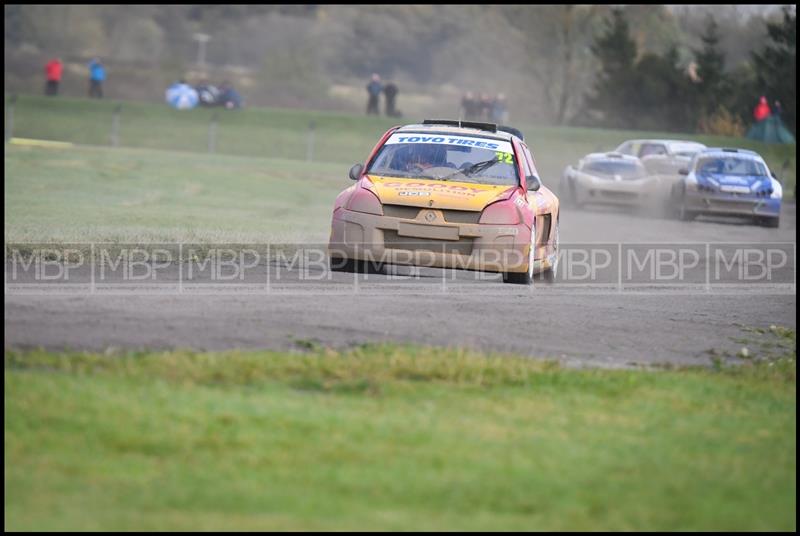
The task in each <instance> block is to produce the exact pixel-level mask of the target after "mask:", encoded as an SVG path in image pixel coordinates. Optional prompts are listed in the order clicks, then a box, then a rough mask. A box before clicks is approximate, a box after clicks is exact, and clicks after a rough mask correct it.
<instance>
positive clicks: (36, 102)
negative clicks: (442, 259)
mask: <svg viewBox="0 0 800 536" xmlns="http://www.w3.org/2000/svg"><path fill="white" fill-rule="evenodd" d="M118 104H120V103H117V102H112V101H96V100H88V99H69V98H61V97H59V98H58V99H53V98H47V97H42V96H27V95H22V96H20V97H19V98H18V100H17V102H16V106H15V111H14V135H15V136H17V137H28V138H38V139H50V140H63V141H71V142H75V143H80V144H90V145H108V144H109V142H110V137H111V118H112V114H113V110H114V108H115V107H116V106H117V105H118ZM121 104H122V113H121V123H120V125H121V126H120V143H121V144H122V145H123V146H129V147H148V148H159V149H173V150H181V151H196V152H206V151H207V148H208V125H209V121H210V119H211V117H212V116H213V114H214V113H215V112H214V111H212V110H209V109H195V110H189V111H177V110H173V109H171V108H169V107H167V106H166V105H159V104H152V103H144V102H127V101H126V102H123V103H121ZM218 117H219V126H218V130H217V133H218V146H217V150H218V152H220V153H224V154H236V155H248V156H260V157H276V158H284V159H298V160H305V159H306V140H307V134H308V128H309V124H310V123H311V122H312V121H313V122H314V123H315V125H316V127H315V128H316V131H315V143H314V160H317V161H322V162H337V163H343V164H353V163H355V162H363V160H364V159H365V158H366V157H367V155H368V153H369V151H370V150H371V149H372V147H373V146H374V145H375V143H376V142H377V141H378V138H379V136H380V135H381V134H382V133H383V132H384V131H385V130H386V129H388V128H389V127H390V126H392V125H393V124H397V122H398V121H400V122H401V123H402V122H406V123H410V122H414V121H418V120H420V119H422V118H419V117H409V118H404V119H401V120H394V119H387V118H384V117H378V118H376V117H366V116H357V115H351V114H343V113H333V112H318V111H310V110H289V109H275V108H248V109H243V110H238V111H224V110H220V111H219V112H218ZM517 126H519V127H520V128H521V129H522V131H523V132H524V133H525V136H526V140H527V141H528V144H529V145H530V147H531V148H532V150H533V153H534V155H535V157H536V160H537V165H538V167H539V171H540V173H541V175H542V177H543V179H544V181H545V183H548V182H550V183H555V181H557V180H558V179H559V178H560V177H561V173H562V172H563V170H564V167H565V166H566V165H567V164H570V163H574V162H576V161H577V160H578V159H579V158H580V157H581V156H583V155H584V154H586V153H588V152H592V151H599V150H610V149H613V148H614V147H616V146H617V145H618V144H619V143H621V142H622V141H624V140H626V139H630V138H642V137H668V138H676V137H681V138H686V139H694V140H698V141H701V142H703V143H706V144H707V145H711V146H726V147H730V146H733V147H743V148H748V149H753V150H755V151H758V152H759V153H760V154H761V155H762V156H764V158H765V159H766V160H767V163H768V164H769V165H770V167H772V168H773V169H774V170H775V171H776V172H777V173H779V174H780V173H781V167H782V165H783V163H784V162H785V161H787V160H788V161H789V169H788V171H787V173H786V177H785V184H786V185H787V187H786V188H785V189H786V190H787V193H788V192H791V191H793V189H794V184H795V176H796V145H765V144H762V143H758V142H753V141H750V140H747V139H739V138H726V137H720V136H702V135H689V134H686V135H684V134H675V133H663V132H661V133H659V132H640V131H625V130H602V129H589V128H569V127H543V126H539V125H517Z"/></svg>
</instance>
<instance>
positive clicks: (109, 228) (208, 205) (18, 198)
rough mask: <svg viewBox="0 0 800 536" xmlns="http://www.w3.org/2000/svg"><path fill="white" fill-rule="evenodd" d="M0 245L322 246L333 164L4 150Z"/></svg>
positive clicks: (337, 173) (144, 152) (341, 168)
mask: <svg viewBox="0 0 800 536" xmlns="http://www.w3.org/2000/svg"><path fill="white" fill-rule="evenodd" d="M5 175H6V180H5V239H6V242H7V243H8V242H57V243H69V242H84V243H85V242H92V241H95V242H98V241H99V242H112V243H126V242H136V243H140V242H159V241H163V242H185V243H193V242H196V243H210V242H217V243H219V242H244V243H264V242H267V241H270V242H282V241H283V242H291V241H297V240H307V241H322V243H325V242H327V239H328V233H329V230H330V218H331V210H332V207H333V201H334V199H335V197H336V195H337V194H338V193H339V192H340V191H341V190H342V189H344V188H346V187H347V186H349V185H350V184H352V181H350V180H349V179H348V178H347V166H346V165H343V164H321V163H308V162H302V161H296V160H285V159H276V158H271V159H267V158H255V157H241V156H228V155H206V154H196V153H188V152H182V153H181V152H173V151H157V150H150V149H108V148H96V147H72V148H68V149H50V148H38V147H21V146H13V145H11V146H7V147H6V154H5Z"/></svg>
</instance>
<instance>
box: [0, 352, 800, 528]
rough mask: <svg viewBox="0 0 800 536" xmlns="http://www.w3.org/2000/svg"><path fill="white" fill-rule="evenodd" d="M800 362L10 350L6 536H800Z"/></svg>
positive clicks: (456, 354)
mask: <svg viewBox="0 0 800 536" xmlns="http://www.w3.org/2000/svg"><path fill="white" fill-rule="evenodd" d="M789 356H790V357H789ZM793 356H794V351H792V353H791V354H786V355H785V356H784V357H782V358H780V359H777V360H770V361H769V362H762V361H759V360H754V361H753V362H752V363H748V364H746V365H744V366H741V367H738V368H725V367H722V368H721V369H719V370H700V369H697V370H695V369H691V370H680V371H660V372H652V371H650V372H649V371H641V370H639V371H637V370H627V371H602V370H563V369H560V368H559V367H557V366H556V365H554V364H549V363H546V362H542V361H532V360H528V359H523V358H515V357H513V356H485V355H480V354H474V353H469V352H464V351H460V350H445V349H438V350H437V349H429V348H418V347H397V346H365V347H360V348H356V349H353V350H350V351H346V352H334V351H331V350H326V349H319V348H318V349H315V350H313V351H311V352H309V353H306V354H286V353H277V352H224V353H192V352H186V351H173V352H168V353H149V352H147V353H129V354H108V355H105V354H103V355H100V354H81V353H65V354H53V353H47V352H44V351H29V352H15V351H11V352H6V358H5V365H6V369H5V395H4V396H5V398H4V401H5V413H4V416H5V492H6V493H5V497H6V498H5V529H6V530H194V529H202V530H211V529H216V530H321V529H327V530H347V529H360V530H365V529H376V530H418V529H430V530H444V529H448V530H481V529H487V530H491V529H494V530H795V529H796V509H795V500H796V474H795V470H796V440H795V433H796V366H795V361H794V359H793Z"/></svg>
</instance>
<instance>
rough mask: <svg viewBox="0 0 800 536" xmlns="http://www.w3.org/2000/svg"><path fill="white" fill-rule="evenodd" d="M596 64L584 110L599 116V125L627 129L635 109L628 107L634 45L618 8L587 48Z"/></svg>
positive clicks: (633, 79)
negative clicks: (594, 58) (597, 66)
mask: <svg viewBox="0 0 800 536" xmlns="http://www.w3.org/2000/svg"><path fill="white" fill-rule="evenodd" d="M591 51H592V54H593V55H594V56H595V57H596V58H597V60H598V62H599V64H600V71H599V73H598V75H597V79H596V81H595V85H594V89H593V91H592V93H591V94H589V95H587V98H586V107H587V109H588V110H589V111H590V112H592V111H595V110H597V111H599V112H601V113H602V114H603V116H604V117H603V119H602V120H601V122H602V124H604V125H606V126H610V127H629V126H630V125H632V124H633V123H634V122H635V119H636V110H635V109H633V107H632V106H630V104H631V101H632V100H633V99H634V98H635V96H636V95H635V94H636V91H635V85H636V73H635V69H634V63H635V61H636V55H637V50H636V42H635V41H634V40H633V37H632V36H631V31H630V26H629V25H628V21H627V20H626V18H625V13H624V12H623V11H622V10H621V9H614V10H613V11H612V12H611V17H610V18H609V19H607V21H606V28H605V31H604V33H603V34H602V35H600V36H599V37H597V38H596V39H595V42H594V43H593V44H592V46H591Z"/></svg>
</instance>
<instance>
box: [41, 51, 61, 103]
mask: <svg viewBox="0 0 800 536" xmlns="http://www.w3.org/2000/svg"><path fill="white" fill-rule="evenodd" d="M62 70H63V65H62V63H61V60H60V59H59V58H53V59H52V60H50V61H48V62H47V65H45V66H44V72H45V75H46V77H47V84H45V86H44V94H45V95H51V96H55V95H58V84H59V82H61V71H62Z"/></svg>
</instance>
